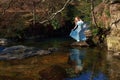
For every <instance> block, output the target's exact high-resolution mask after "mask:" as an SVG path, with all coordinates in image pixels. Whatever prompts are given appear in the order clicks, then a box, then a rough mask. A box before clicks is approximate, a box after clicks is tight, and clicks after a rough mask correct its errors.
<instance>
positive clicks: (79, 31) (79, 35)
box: [70, 20, 86, 42]
mask: <svg viewBox="0 0 120 80" xmlns="http://www.w3.org/2000/svg"><path fill="white" fill-rule="evenodd" d="M83 25H84V22H83V21H82V20H81V21H78V22H77V24H76V26H75V27H76V28H75V29H73V30H72V31H71V33H70V36H71V37H72V38H73V39H75V40H77V41H78V42H79V41H86V36H85V34H84V31H85V30H86V29H85V28H83Z"/></svg>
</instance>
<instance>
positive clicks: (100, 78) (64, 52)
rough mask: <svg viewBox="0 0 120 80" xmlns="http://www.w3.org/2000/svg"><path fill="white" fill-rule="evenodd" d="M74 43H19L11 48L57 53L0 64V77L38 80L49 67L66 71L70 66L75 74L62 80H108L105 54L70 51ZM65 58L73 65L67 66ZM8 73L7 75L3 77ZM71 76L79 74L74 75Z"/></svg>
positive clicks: (64, 40)
mask: <svg viewBox="0 0 120 80" xmlns="http://www.w3.org/2000/svg"><path fill="white" fill-rule="evenodd" d="M73 41H74V40H72V39H69V38H62V39H61V38H51V39H46V40H39V41H25V42H22V43H14V44H11V45H25V46H30V47H31V46H32V47H37V48H41V49H48V48H51V47H52V48H58V51H57V52H55V53H54V54H51V55H46V56H43V57H39V56H37V57H32V58H29V59H25V60H20V61H19V60H14V61H10V62H0V65H1V67H0V70H1V72H0V76H1V74H3V75H10V76H12V77H14V78H15V77H16V76H17V73H18V72H19V76H17V78H21V77H23V75H24V77H26V76H28V77H30V78H31V77H33V78H35V77H36V78H37V75H38V74H37V71H40V70H42V69H44V68H47V67H48V66H50V65H56V64H57V65H61V66H63V67H65V68H66V66H71V65H72V66H73V67H69V68H72V70H73V71H74V72H73V73H70V72H68V73H70V74H69V77H68V78H66V79H65V80H107V74H108V70H107V69H108V66H107V61H106V50H104V49H99V48H79V47H71V46H70V44H71V43H72V42H73ZM1 50H2V48H1ZM68 58H69V60H70V61H71V62H73V63H74V64H70V65H68V63H67V62H69V60H68ZM41 64H42V65H41ZM20 67H21V68H20ZM18 68H19V69H18ZM36 69H37V70H36ZM7 71H8V73H6V72H7ZM30 71H31V72H30ZM79 72H80V73H79ZM26 73H27V74H26ZM31 73H32V74H31ZM74 73H79V74H78V75H75V74H74ZM73 75H74V76H73ZM24 77H23V79H24ZM36 80H37V79H36Z"/></svg>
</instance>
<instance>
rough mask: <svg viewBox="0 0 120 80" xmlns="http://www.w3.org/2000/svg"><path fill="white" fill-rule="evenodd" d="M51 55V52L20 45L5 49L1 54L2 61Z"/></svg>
mask: <svg viewBox="0 0 120 80" xmlns="http://www.w3.org/2000/svg"><path fill="white" fill-rule="evenodd" d="M50 53H51V52H50V51H48V50H41V49H37V48H34V47H26V46H22V45H18V46H12V47H8V48H5V49H3V50H2V51H1V52H0V60H12V59H23V58H28V57H31V56H36V55H46V54H50Z"/></svg>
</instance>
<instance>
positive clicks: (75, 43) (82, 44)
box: [71, 42, 89, 47]
mask: <svg viewBox="0 0 120 80" xmlns="http://www.w3.org/2000/svg"><path fill="white" fill-rule="evenodd" d="M71 46H78V47H88V46H89V45H88V44H87V43H86V42H74V43H72V44H71Z"/></svg>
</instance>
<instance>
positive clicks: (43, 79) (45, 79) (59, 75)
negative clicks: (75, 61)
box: [39, 65, 67, 80]
mask: <svg viewBox="0 0 120 80" xmlns="http://www.w3.org/2000/svg"><path fill="white" fill-rule="evenodd" d="M66 74H67V73H66V70H65V69H64V68H62V67H60V66H58V65H53V66H50V67H48V68H47V69H44V70H42V71H40V72H39V75H40V80H64V79H65V78H66V76H67V75H66Z"/></svg>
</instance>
